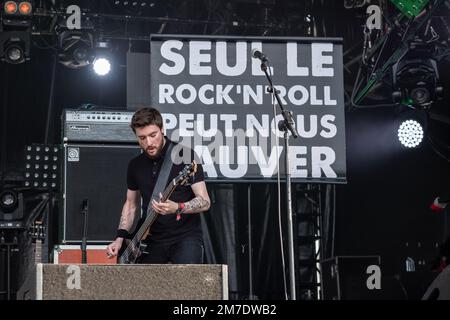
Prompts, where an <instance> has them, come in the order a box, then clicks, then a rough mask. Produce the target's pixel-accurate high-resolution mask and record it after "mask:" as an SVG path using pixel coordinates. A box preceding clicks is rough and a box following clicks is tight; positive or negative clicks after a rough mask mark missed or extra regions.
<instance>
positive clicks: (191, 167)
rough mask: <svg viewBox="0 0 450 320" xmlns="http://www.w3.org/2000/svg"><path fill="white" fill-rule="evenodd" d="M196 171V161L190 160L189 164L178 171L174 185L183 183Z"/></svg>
mask: <svg viewBox="0 0 450 320" xmlns="http://www.w3.org/2000/svg"><path fill="white" fill-rule="evenodd" d="M196 172H197V163H196V162H195V160H194V161H192V163H191V164H188V165H186V166H185V167H184V168H183V170H181V171H180V173H179V174H178V176H177V177H176V178H175V184H176V185H184V184H186V182H187V181H188V179H189V177H191V176H194V174H195V173H196Z"/></svg>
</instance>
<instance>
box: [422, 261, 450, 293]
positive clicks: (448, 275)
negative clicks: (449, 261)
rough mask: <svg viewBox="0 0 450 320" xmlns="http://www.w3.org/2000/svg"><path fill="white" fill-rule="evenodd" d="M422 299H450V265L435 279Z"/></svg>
mask: <svg viewBox="0 0 450 320" xmlns="http://www.w3.org/2000/svg"><path fill="white" fill-rule="evenodd" d="M422 300H450V266H447V267H446V268H445V269H444V270H443V271H442V272H441V273H440V274H439V275H438V276H437V277H436V279H434V281H433V282H432V283H431V285H430V286H429V287H428V289H427V291H426V292H425V294H424V295H423V297H422Z"/></svg>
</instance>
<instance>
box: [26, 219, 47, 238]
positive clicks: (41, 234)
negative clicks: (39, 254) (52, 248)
mask: <svg viewBox="0 0 450 320" xmlns="http://www.w3.org/2000/svg"><path fill="white" fill-rule="evenodd" d="M28 234H29V235H30V237H31V239H32V240H33V242H34V243H35V242H36V241H44V239H45V227H44V225H43V224H42V221H35V222H34V223H33V224H32V225H31V227H30V228H29V229H28Z"/></svg>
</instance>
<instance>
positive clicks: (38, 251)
mask: <svg viewBox="0 0 450 320" xmlns="http://www.w3.org/2000/svg"><path fill="white" fill-rule="evenodd" d="M34 263H35V264H37V263H42V240H36V243H35V244H34Z"/></svg>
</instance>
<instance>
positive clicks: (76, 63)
mask: <svg viewBox="0 0 450 320" xmlns="http://www.w3.org/2000/svg"><path fill="white" fill-rule="evenodd" d="M58 39H59V48H60V49H59V52H58V58H59V59H58V61H59V63H61V64H63V65H64V66H66V67H68V68H71V69H79V68H83V67H86V66H88V65H90V64H91V63H92V62H93V61H94V58H95V54H94V49H93V46H94V38H93V35H92V33H91V32H87V31H78V30H73V31H72V30H65V31H62V32H60V33H58Z"/></svg>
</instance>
